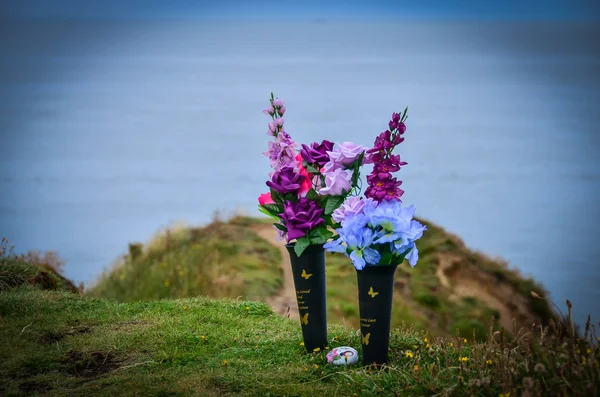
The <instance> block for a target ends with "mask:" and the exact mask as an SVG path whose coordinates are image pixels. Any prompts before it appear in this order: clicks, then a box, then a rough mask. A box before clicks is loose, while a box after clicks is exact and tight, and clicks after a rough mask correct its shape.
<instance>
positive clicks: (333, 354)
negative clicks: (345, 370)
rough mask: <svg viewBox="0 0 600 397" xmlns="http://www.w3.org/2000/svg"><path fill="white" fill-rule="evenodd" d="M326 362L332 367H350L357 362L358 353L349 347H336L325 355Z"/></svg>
mask: <svg viewBox="0 0 600 397" xmlns="http://www.w3.org/2000/svg"><path fill="white" fill-rule="evenodd" d="M327 362H328V363H329V364H333V365H351V364H354V363H356V362H358V352H357V351H356V350H355V349H353V348H351V347H350V346H341V347H336V348H335V349H333V350H332V351H330V352H329V353H327Z"/></svg>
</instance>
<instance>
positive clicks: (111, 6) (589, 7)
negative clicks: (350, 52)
mask: <svg viewBox="0 0 600 397" xmlns="http://www.w3.org/2000/svg"><path fill="white" fill-rule="evenodd" d="M0 3H1V4H0V17H4V18H69V19H70V18H76V19H87V18H94V19H206V18H210V19H250V20H251V19H266V20H269V19H273V18H275V19H315V18H325V19H347V18H352V19H357V18H358V19H360V18H371V19H374V18H385V19H398V20H406V19H434V20H439V19H451V20H452V19H521V20H523V19H524V20H598V19H600V0H410V1H409V0H395V1H382V0H371V1H368V0H366V1H365V0H346V1H341V0H334V1H318V0H304V1H301V0H275V1H265V0H246V1H243V0H222V1H219V0H215V1H210V2H209V1H204V0H0Z"/></svg>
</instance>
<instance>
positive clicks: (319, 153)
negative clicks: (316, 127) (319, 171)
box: [300, 140, 333, 167]
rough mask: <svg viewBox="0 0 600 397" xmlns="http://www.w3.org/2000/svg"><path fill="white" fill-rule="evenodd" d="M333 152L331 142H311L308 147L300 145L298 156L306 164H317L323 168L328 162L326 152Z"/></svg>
mask: <svg viewBox="0 0 600 397" xmlns="http://www.w3.org/2000/svg"><path fill="white" fill-rule="evenodd" d="M331 150H333V142H329V141H328V140H324V141H323V142H321V143H320V144H319V143H317V142H313V143H312V144H311V145H310V146H307V145H302V150H301V151H300V154H301V155H302V158H303V159H304V161H306V162H307V163H312V164H317V165H318V166H319V167H323V166H324V165H325V164H326V163H327V162H328V161H329V155H328V154H327V152H329V151H331Z"/></svg>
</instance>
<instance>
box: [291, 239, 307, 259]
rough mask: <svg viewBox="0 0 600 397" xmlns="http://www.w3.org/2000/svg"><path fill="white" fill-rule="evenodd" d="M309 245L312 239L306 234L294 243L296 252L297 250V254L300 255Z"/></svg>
mask: <svg viewBox="0 0 600 397" xmlns="http://www.w3.org/2000/svg"><path fill="white" fill-rule="evenodd" d="M309 245H310V239H309V238H308V237H306V236H304V237H302V238H299V239H298V240H296V244H295V245H294V252H296V255H298V256H300V255H302V253H303V252H304V250H305V249H306V248H307V247H308V246H309Z"/></svg>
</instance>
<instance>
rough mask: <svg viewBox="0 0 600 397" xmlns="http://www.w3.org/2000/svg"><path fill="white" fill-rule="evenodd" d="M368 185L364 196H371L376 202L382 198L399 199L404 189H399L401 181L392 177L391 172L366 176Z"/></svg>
mask: <svg viewBox="0 0 600 397" xmlns="http://www.w3.org/2000/svg"><path fill="white" fill-rule="evenodd" d="M367 181H368V183H369V187H368V188H367V190H366V191H365V197H368V198H372V199H373V200H376V201H378V202H381V201H382V200H384V199H385V200H396V201H401V200H400V197H402V195H403V194H404V191H403V190H401V189H400V187H399V186H400V185H401V184H402V181H399V180H397V179H396V178H393V177H392V175H391V174H386V173H381V174H371V175H369V176H367Z"/></svg>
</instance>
